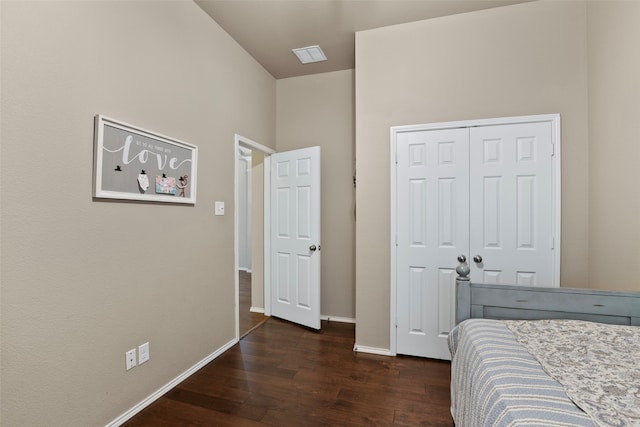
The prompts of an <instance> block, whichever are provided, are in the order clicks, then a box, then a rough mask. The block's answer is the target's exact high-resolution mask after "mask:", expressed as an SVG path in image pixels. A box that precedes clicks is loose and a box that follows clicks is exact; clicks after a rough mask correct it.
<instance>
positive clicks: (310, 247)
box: [309, 245, 318, 252]
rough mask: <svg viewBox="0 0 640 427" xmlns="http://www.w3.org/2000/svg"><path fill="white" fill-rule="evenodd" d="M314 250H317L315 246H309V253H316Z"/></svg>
mask: <svg viewBox="0 0 640 427" xmlns="http://www.w3.org/2000/svg"><path fill="white" fill-rule="evenodd" d="M316 249H318V248H317V247H316V245H311V246H309V250H310V251H311V252H315V251H316Z"/></svg>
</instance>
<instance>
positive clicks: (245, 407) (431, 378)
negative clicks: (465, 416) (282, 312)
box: [124, 318, 453, 427]
mask: <svg viewBox="0 0 640 427" xmlns="http://www.w3.org/2000/svg"><path fill="white" fill-rule="evenodd" d="M353 344H354V325H352V324H345V323H337V322H325V321H323V322H322V330H321V331H320V332H315V331H311V330H309V329H306V328H303V327H300V326H298V325H294V324H291V323H288V322H285V321H283V320H279V319H276V318H269V320H267V321H266V322H265V323H264V324H263V325H262V326H260V327H258V328H257V329H255V330H253V331H252V332H251V333H250V334H248V335H247V336H245V337H244V338H243V339H242V340H241V341H240V343H239V344H237V345H235V346H234V347H232V348H231V349H229V350H228V351H227V352H225V353H224V354H223V355H221V356H220V357H218V358H217V359H216V360H214V361H212V362H211V363H209V364H208V365H207V366H205V367H204V368H202V369H201V370H200V371H198V372H197V373H195V374H194V375H193V376H191V377H190V378H188V379H187V380H185V381H184V382H182V383H181V384H179V385H178V386H177V387H176V388H174V389H173V390H171V391H169V392H168V393H167V394H165V395H164V396H163V397H161V398H160V399H158V400H157V401H156V402H154V403H153V404H151V405H150V406H149V407H147V408H146V409H145V410H143V411H142V412H140V413H139V414H138V415H136V416H135V417H134V418H132V419H131V420H129V421H128V422H127V423H126V424H124V425H125V426H126V427H138V426H158V427H162V426H265V425H270V426H305V427H307V426H309V427H312V426H447V427H451V426H453V421H452V419H451V415H450V413H449V405H450V400H449V399H450V397H449V378H450V364H449V362H445V361H437V360H431V359H421V358H414V357H405V356H398V357H386V356H376V355H370V354H364V353H355V352H353Z"/></svg>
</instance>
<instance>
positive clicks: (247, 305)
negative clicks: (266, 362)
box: [238, 271, 267, 338]
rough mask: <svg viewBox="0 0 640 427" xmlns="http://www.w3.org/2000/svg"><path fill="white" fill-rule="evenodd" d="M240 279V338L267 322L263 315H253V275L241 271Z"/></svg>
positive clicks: (239, 273)
mask: <svg viewBox="0 0 640 427" xmlns="http://www.w3.org/2000/svg"><path fill="white" fill-rule="evenodd" d="M238 276H239V278H240V301H239V302H240V304H239V306H240V310H239V311H240V316H239V317H240V322H239V323H240V324H239V329H240V337H241V338H242V337H243V336H245V335H246V334H248V333H249V332H250V331H251V330H252V329H253V328H255V327H257V326H259V325H260V324H262V322H264V321H265V320H267V317H266V316H265V315H264V314H262V313H252V312H251V311H250V309H251V273H247V272H246V271H239V272H238Z"/></svg>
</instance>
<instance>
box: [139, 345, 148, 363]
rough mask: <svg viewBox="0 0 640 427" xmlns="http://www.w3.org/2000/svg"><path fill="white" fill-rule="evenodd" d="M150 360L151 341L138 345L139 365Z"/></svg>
mask: <svg viewBox="0 0 640 427" xmlns="http://www.w3.org/2000/svg"><path fill="white" fill-rule="evenodd" d="M147 360H149V343H148V342H146V343H144V344H142V345H141V346H139V347H138V365H142V364H143V363H144V362H146V361H147Z"/></svg>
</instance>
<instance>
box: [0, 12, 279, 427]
mask: <svg viewBox="0 0 640 427" xmlns="http://www.w3.org/2000/svg"><path fill="white" fill-rule="evenodd" d="M0 4H1V6H0V7H1V11H2V12H1V19H2V21H1V39H2V40H1V43H2V44H1V49H2V65H1V67H2V68H1V73H2V80H1V84H2V94H1V110H2V119H1V120H2V122H1V139H2V147H1V162H2V163H1V179H2V183H3V186H2V194H1V202H2V212H1V228H0V230H1V233H2V241H1V254H2V258H1V261H2V272H1V280H2V301H1V307H0V308H1V313H2V325H1V333H2V361H1V365H0V369H1V370H0V374H1V376H2V391H1V393H2V394H1V399H2V425H6V426H98V425H104V424H106V423H108V422H109V421H111V420H112V419H114V418H115V417H117V416H119V415H120V414H122V413H124V412H125V411H126V410H128V409H129V408H130V407H132V406H133V405H134V404H135V403H136V402H139V401H140V400H142V399H143V398H146V397H147V396H149V395H150V394H151V393H152V392H154V391H155V390H157V389H158V388H160V387H161V386H163V385H165V384H166V383H167V382H168V381H170V380H171V379H173V378H175V377H176V376H177V375H179V374H181V373H182V372H184V371H185V370H186V369H188V368H189V367H191V366H192V365H194V364H195V363H196V362H198V361H200V360H202V359H203V358H205V357H206V356H208V355H210V354H211V353H213V352H214V351H216V350H217V349H219V348H220V347H221V346H223V345H224V344H226V343H228V342H229V341H230V340H232V339H233V338H234V336H235V330H234V285H233V284H234V274H235V272H234V271H233V257H234V254H233V208H232V206H233V194H234V188H233V179H232V177H233V159H234V156H235V153H234V150H233V146H234V144H233V141H234V133H239V134H241V135H244V136H246V137H247V138H251V139H253V140H256V141H260V142H261V143H263V144H265V145H269V146H271V147H273V146H274V142H275V80H274V79H273V78H272V77H271V76H270V75H269V74H268V73H267V72H266V71H265V70H264V69H263V68H262V67H260V66H259V65H258V64H257V63H256V62H255V61H254V60H253V59H252V58H251V57H250V56H249V55H248V54H247V53H246V52H245V51H243V50H242V49H241V48H240V47H239V46H238V45H237V44H236V43H235V42H234V41H233V40H232V39H231V38H230V37H229V36H228V35H227V34H226V33H224V32H223V31H222V29H221V28H220V27H219V26H217V25H216V24H215V23H214V22H213V21H212V20H211V18H209V17H208V16H207V15H206V14H205V13H204V12H203V11H202V10H201V9H200V8H199V7H198V6H197V5H195V4H194V3H192V2H190V1H163V2H147V1H140V2H136V1H127V2H114V1H91V2H77V1H74V2H62V1H56V2H49V1H45V2H25V1H21V2H11V1H2V2H0ZM98 113H101V114H105V115H107V116H109V117H112V118H115V119H120V120H123V121H125V122H129V123H131V124H134V125H138V126H140V127H143V128H147V129H151V130H154V131H157V132H160V133H163V134H166V135H169V136H172V137H175V138H177V139H181V140H184V141H186V142H190V143H193V144H196V145H198V147H199V156H200V157H199V164H198V166H199V167H198V195H197V197H198V202H197V204H196V205H195V206H177V205H166V204H157V203H156V204H154V203H118V202H105V201H93V200H92V198H91V191H92V188H91V180H92V159H93V117H94V115H95V114H98ZM214 200H223V201H225V202H226V204H227V207H228V210H227V214H226V215H225V216H223V217H218V216H214V215H213V205H214ZM229 207H231V209H229ZM146 341H149V342H150V345H151V360H150V361H149V362H147V363H146V364H144V365H140V366H138V367H136V368H134V369H133V370H131V371H129V372H125V369H124V353H125V351H127V350H129V349H131V348H134V347H136V346H138V345H140V344H142V343H144V342H146Z"/></svg>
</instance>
